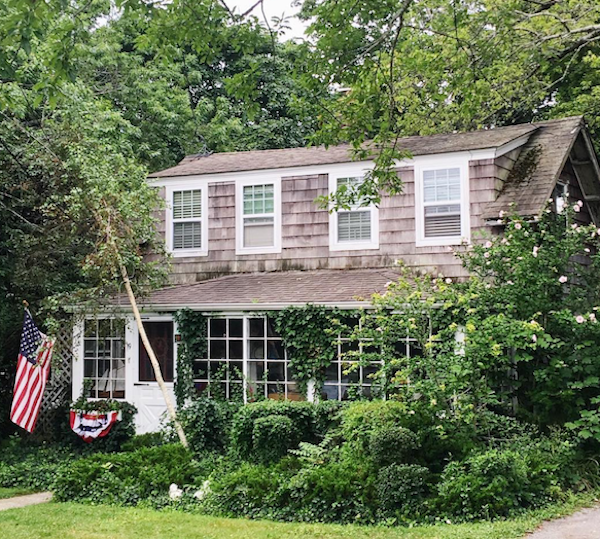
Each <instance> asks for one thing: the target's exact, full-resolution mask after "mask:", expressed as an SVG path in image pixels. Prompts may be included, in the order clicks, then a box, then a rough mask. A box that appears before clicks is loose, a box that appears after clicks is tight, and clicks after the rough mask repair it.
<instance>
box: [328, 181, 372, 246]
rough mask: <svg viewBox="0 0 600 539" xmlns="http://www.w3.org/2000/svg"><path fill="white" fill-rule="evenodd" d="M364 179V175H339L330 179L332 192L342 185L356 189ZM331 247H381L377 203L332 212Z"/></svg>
mask: <svg viewBox="0 0 600 539" xmlns="http://www.w3.org/2000/svg"><path fill="white" fill-rule="evenodd" d="M362 181H363V178H362V176H348V177H337V178H332V179H330V189H331V192H333V191H335V190H337V189H338V188H340V187H344V186H345V187H346V188H347V189H356V188H357V187H358V186H360V184H361V182H362ZM329 249H330V250H331V251H346V250H348V251H352V250H363V249H365V250H366V249H379V213H378V209H377V207H376V206H375V205H373V204H371V205H369V206H361V205H360V203H359V204H356V205H354V206H352V207H351V208H349V209H339V210H337V211H335V212H333V213H331V214H330V219H329Z"/></svg>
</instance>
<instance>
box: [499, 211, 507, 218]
mask: <svg viewBox="0 0 600 539" xmlns="http://www.w3.org/2000/svg"><path fill="white" fill-rule="evenodd" d="M504 213H505V211H504V210H500V212H499V213H498V217H500V219H502V218H503V217H504Z"/></svg>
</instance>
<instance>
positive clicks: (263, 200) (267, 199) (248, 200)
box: [243, 183, 275, 247]
mask: <svg viewBox="0 0 600 539" xmlns="http://www.w3.org/2000/svg"><path fill="white" fill-rule="evenodd" d="M243 193H244V201H243V204H244V217H243V219H244V234H243V242H244V247H273V246H274V245H275V190H274V186H273V184H272V183H271V184H265V185H246V186H244V191H243Z"/></svg>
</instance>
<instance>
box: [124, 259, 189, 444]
mask: <svg viewBox="0 0 600 539" xmlns="http://www.w3.org/2000/svg"><path fill="white" fill-rule="evenodd" d="M121 275H122V276H123V282H124V283H125V289H126V290H127V296H128V297H129V303H131V308H132V310H133V316H134V317H135V322H136V324H137V327H138V330H139V332H140V337H141V339H142V342H143V343H144V348H146V352H148V357H149V358H150V363H152V368H153V369H154V376H155V378H156V382H157V383H158V387H160V390H161V391H162V394H163V397H164V399H165V403H166V405H167V411H168V412H169V416H170V418H171V420H172V421H173V424H174V425H175V430H176V431H177V436H179V440H180V442H181V445H183V447H185V448H186V449H187V448H188V447H189V446H188V441H187V438H186V436H185V432H183V427H182V426H181V423H179V421H178V420H177V415H176V413H175V405H174V404H173V401H172V400H171V395H170V394H169V392H168V391H167V386H166V385H165V380H164V378H163V375H162V372H161V370H160V365H159V363H158V359H156V354H155V353H154V350H153V349H152V346H151V345H150V341H149V340H148V335H146V330H145V329H144V324H143V323H142V318H141V317H140V311H139V309H138V306H137V301H136V299H135V296H134V294H133V289H132V288H131V282H130V281H129V275H128V274H127V268H126V267H125V266H124V265H122V264H121Z"/></svg>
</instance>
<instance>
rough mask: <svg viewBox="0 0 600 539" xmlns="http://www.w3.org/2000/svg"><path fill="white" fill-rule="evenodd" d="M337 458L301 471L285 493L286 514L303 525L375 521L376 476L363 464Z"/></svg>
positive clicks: (355, 460) (358, 461)
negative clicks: (310, 523) (309, 523)
mask: <svg viewBox="0 0 600 539" xmlns="http://www.w3.org/2000/svg"><path fill="white" fill-rule="evenodd" d="M340 457H341V458H336V459H335V460H333V459H332V460H331V461H330V462H327V463H325V464H322V465H319V466H310V467H306V468H303V469H302V470H300V472H299V473H298V474H296V476H294V477H293V478H292V479H291V480H290V482H289V484H288V486H287V487H286V492H285V500H286V507H285V514H286V515H287V518H289V519H290V520H300V521H305V522H335V523H342V524H343V523H364V524H367V523H372V522H375V515H376V508H377V493H376V487H375V479H376V478H375V476H374V475H373V473H372V469H371V468H370V467H369V466H368V465H366V464H365V462H364V461H360V460H357V459H351V458H344V457H343V456H342V455H340Z"/></svg>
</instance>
